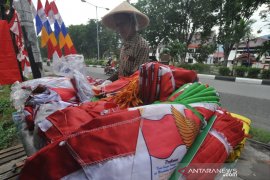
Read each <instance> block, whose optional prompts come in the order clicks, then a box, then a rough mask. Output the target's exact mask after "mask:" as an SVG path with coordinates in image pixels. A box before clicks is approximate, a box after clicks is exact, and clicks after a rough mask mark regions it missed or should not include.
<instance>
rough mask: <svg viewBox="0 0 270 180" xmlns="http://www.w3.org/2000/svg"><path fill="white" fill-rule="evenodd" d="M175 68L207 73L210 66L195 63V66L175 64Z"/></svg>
mask: <svg viewBox="0 0 270 180" xmlns="http://www.w3.org/2000/svg"><path fill="white" fill-rule="evenodd" d="M176 66H177V67H181V68H184V69H188V70H194V71H196V72H197V73H209V72H210V65H208V64H202V63H196V64H186V63H185V64H177V65H176Z"/></svg>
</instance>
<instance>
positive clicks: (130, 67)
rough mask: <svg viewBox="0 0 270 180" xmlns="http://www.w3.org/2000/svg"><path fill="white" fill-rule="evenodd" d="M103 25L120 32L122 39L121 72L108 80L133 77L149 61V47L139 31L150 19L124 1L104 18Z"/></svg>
mask: <svg viewBox="0 0 270 180" xmlns="http://www.w3.org/2000/svg"><path fill="white" fill-rule="evenodd" d="M102 22H103V24H104V25H105V26H106V27H108V28H110V29H112V30H114V31H116V32H118V33H119V34H120V36H121V39H122V43H123V44H122V47H121V51H120V62H119V70H118V71H117V72H116V73H115V74H113V75H112V76H111V77H110V78H109V79H108V80H111V81H115V80H117V79H118V78H119V77H122V76H124V77H126V76H130V75H132V74H133V73H134V72H136V71H137V70H138V69H139V66H140V65H141V64H143V63H145V62H147V61H148V56H149V46H148V43H147V42H146V40H145V39H144V38H142V37H141V36H140V35H139V34H138V32H137V31H139V30H141V29H143V28H145V27H146V26H148V24H149V18H148V17H147V16H146V15H145V14H143V13H141V12H140V11H139V10H137V9H136V8H135V7H133V6H132V5H130V4H129V3H128V2H126V1H124V2H122V3H121V4H120V5H118V6H117V7H116V8H114V9H113V10H111V11H110V12H109V13H108V14H106V15H105V16H104V17H103V18H102Z"/></svg>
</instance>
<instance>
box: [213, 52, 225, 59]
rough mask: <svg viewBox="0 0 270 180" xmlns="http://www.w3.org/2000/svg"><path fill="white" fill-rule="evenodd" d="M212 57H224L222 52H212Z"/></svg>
mask: <svg viewBox="0 0 270 180" xmlns="http://www.w3.org/2000/svg"><path fill="white" fill-rule="evenodd" d="M213 57H214V58H223V57H224V52H215V53H214V54H213Z"/></svg>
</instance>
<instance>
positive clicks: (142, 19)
mask: <svg viewBox="0 0 270 180" xmlns="http://www.w3.org/2000/svg"><path fill="white" fill-rule="evenodd" d="M120 13H127V14H134V16H135V18H136V22H137V28H138V30H141V29H143V28H145V27H146V26H148V24H149V18H148V17H147V16H146V15H145V14H143V13H141V12H140V11H139V10H138V9H136V8H135V7H133V6H132V5H130V4H129V3H128V2H126V1H124V2H122V3H121V4H119V5H118V6H117V7H115V8H114V9H112V10H111V11H110V12H109V13H108V14H106V15H105V16H104V17H103V18H102V23H103V24H104V25H105V26H107V27H108V28H110V29H113V30H116V29H117V27H116V24H115V20H114V15H115V14H120Z"/></svg>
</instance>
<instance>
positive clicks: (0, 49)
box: [0, 20, 22, 85]
mask: <svg viewBox="0 0 270 180" xmlns="http://www.w3.org/2000/svg"><path fill="white" fill-rule="evenodd" d="M15 81H22V79H21V75H20V70H19V66H18V62H17V60H16V54H15V51H14V46H13V43H12V39H11V36H10V31H9V26H8V23H7V21H4V20H0V85H5V84H13V83H14V82H15Z"/></svg>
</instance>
